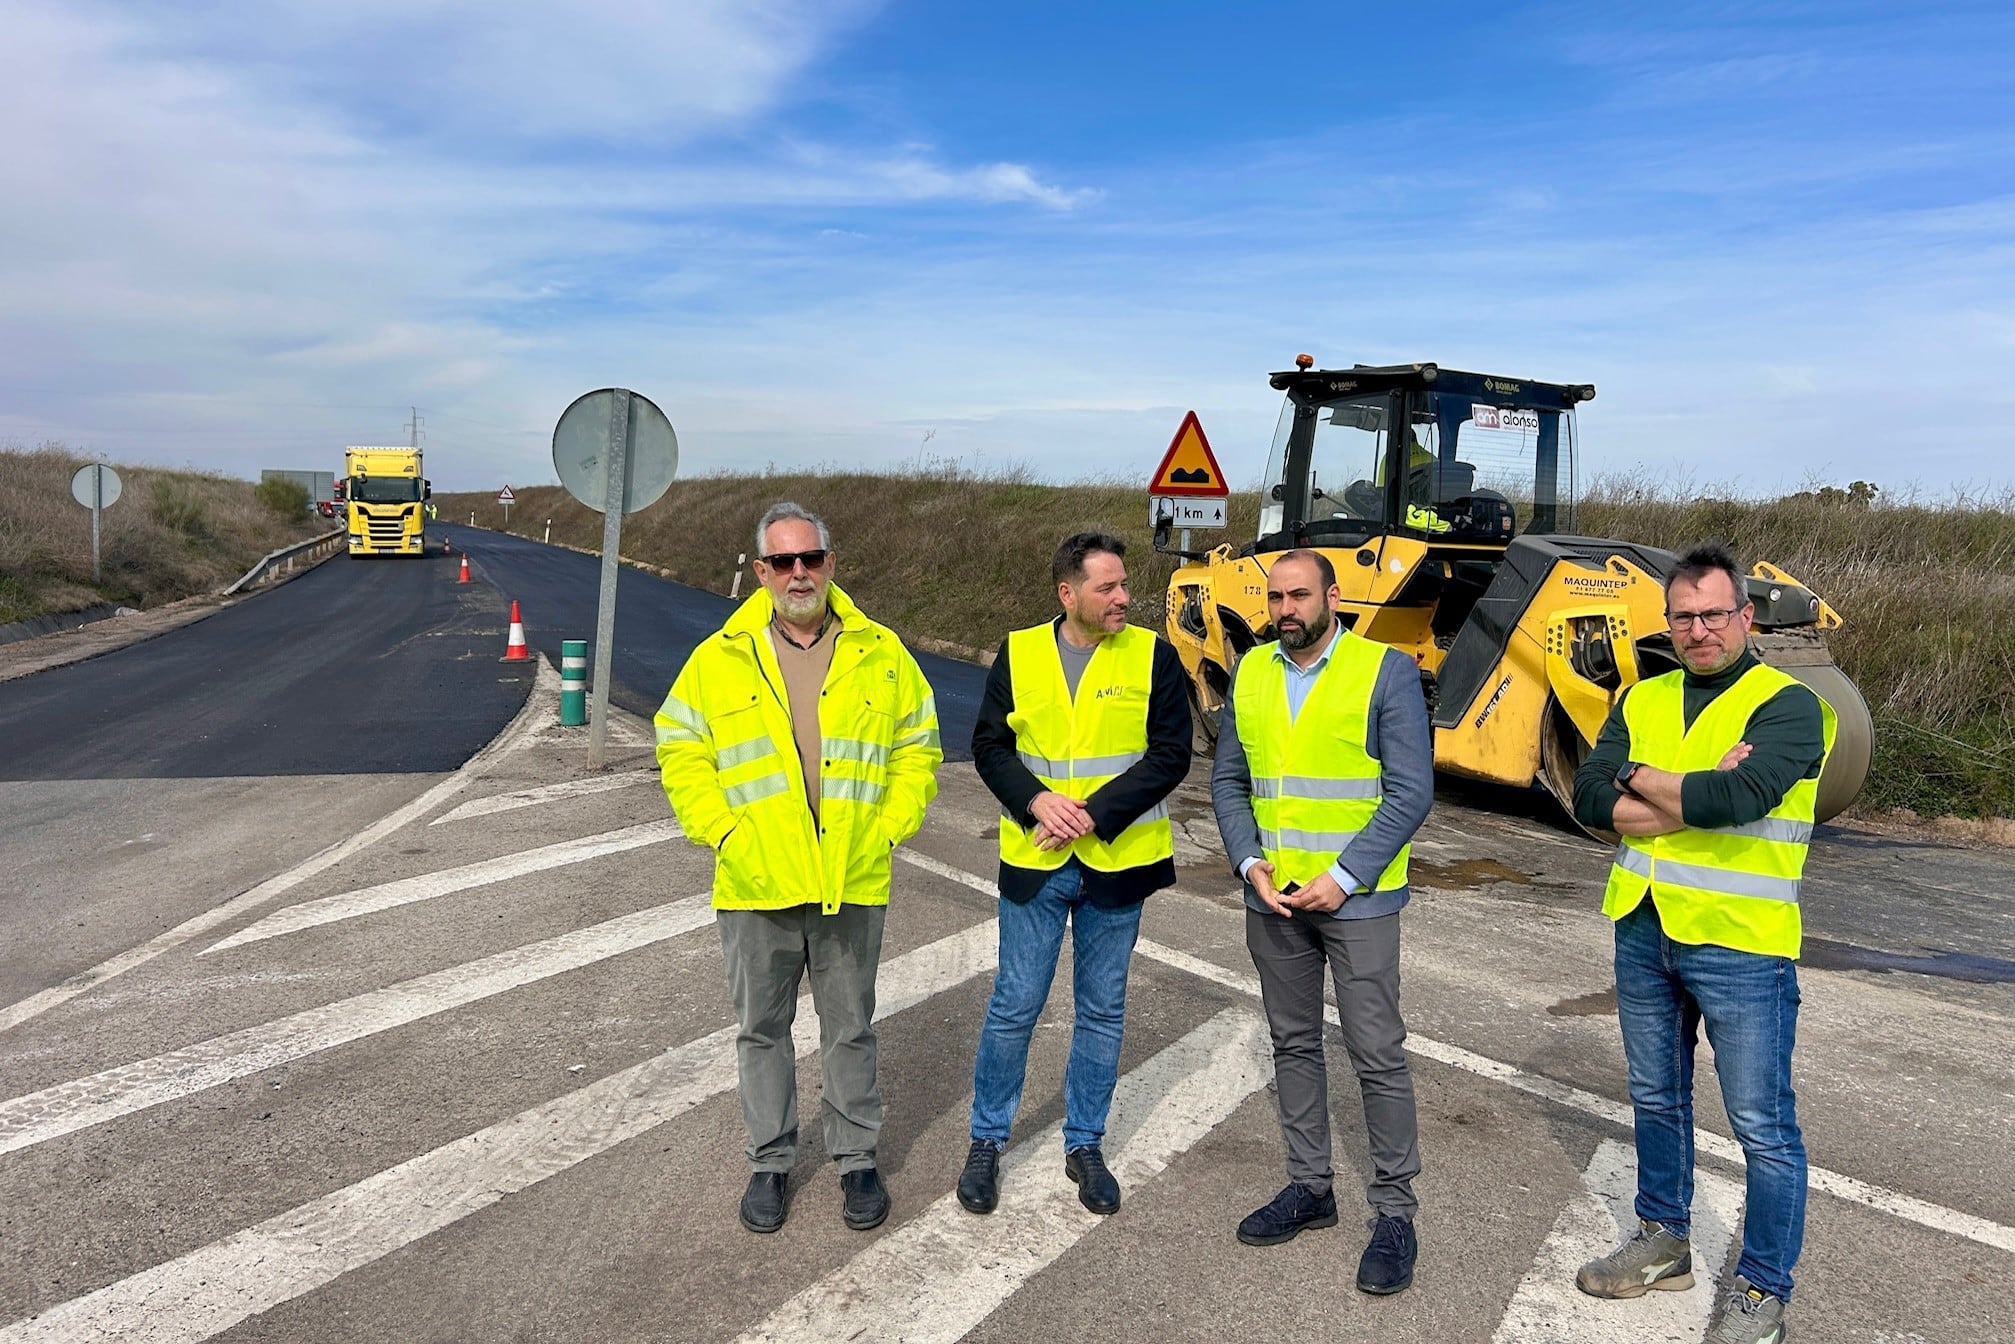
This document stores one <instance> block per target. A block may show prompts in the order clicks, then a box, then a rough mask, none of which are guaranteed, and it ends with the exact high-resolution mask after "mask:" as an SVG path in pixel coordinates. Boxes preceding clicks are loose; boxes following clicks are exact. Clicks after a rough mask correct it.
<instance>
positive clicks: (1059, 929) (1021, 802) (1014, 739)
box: [958, 532, 1190, 1214]
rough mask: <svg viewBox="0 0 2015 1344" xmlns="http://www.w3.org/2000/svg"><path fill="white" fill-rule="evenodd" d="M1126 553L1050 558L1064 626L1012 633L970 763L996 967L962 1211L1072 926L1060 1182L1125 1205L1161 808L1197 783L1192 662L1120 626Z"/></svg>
mask: <svg viewBox="0 0 2015 1344" xmlns="http://www.w3.org/2000/svg"><path fill="white" fill-rule="evenodd" d="M1125 554H1126V543H1125V542H1123V541H1121V540H1120V539H1119V538H1118V537H1114V536H1108V535H1106V534H1104V533H1100V532H1079V533H1077V534H1076V535H1074V536H1069V537H1066V538H1064V540H1063V544H1062V545H1060V546H1058V547H1057V550H1056V555H1055V556H1054V557H1053V559H1052V560H1051V563H1050V580H1051V582H1052V583H1053V584H1054V585H1055V592H1056V595H1057V601H1058V603H1059V605H1061V606H1062V608H1063V611H1062V614H1061V615H1059V616H1057V617H1056V618H1054V619H1052V620H1049V621H1046V622H1044V623H1043V624H1041V625H1036V626H1031V627H1029V628H1028V629H1026V630H1017V631H1015V632H1014V633H1013V634H1010V635H1009V636H1008V637H1007V639H1006V641H1005V642H1003V643H1002V644H1001V647H1000V652H999V653H998V654H997V655H995V658H994V663H993V667H992V669H991V670H990V671H989V672H988V674H987V684H986V693H985V698H984V699H983V701H982V702H981V704H980V712H979V720H978V722H977V724H976V725H975V726H974V728H973V766H974V768H975V769H976V770H978V772H979V776H980V779H981V780H982V781H984V782H985V784H986V786H987V788H988V789H990V790H992V791H993V795H994V797H995V798H997V799H999V800H1000V805H1001V811H1002V813H1003V815H1002V817H1001V819H1000V899H999V902H998V906H999V909H998V913H999V917H1000V960H999V963H998V968H997V970H996V971H995V973H994V988H993V997H992V999H991V1000H990V1001H989V1002H988V1004H987V1014H986V1022H985V1024H984V1025H983V1026H982V1027H981V1029H980V1044H979V1052H978V1056H977V1058H976V1059H975V1060H974V1062H973V1107H972V1128H971V1133H972V1147H971V1149H970V1150H969V1151H968V1152H967V1154H966V1164H965V1170H964V1171H963V1172H961V1173H960V1175H959V1181H958V1200H959V1203H960V1204H961V1205H963V1206H964V1207H965V1208H966V1209H967V1210H968V1211H970V1212H972V1213H991V1212H993V1210H994V1207H995V1205H996V1204H997V1203H998V1201H999V1198H1000V1155H1001V1150H1002V1149H1003V1148H1005V1147H1006V1146H1007V1141H1008V1133H1009V1130H1010V1128H1011V1127H1012V1125H1013V1123H1014V1117H1015V1112H1016V1111H1017V1110H1018V1109H1019V1108H1020V1106H1021V1097H1022V1082H1023V1079H1024V1077H1025V1075H1026V1072H1027V1068H1028V1050H1029V1038H1030V1036H1031V1035H1032V1034H1033V1032H1034V1031H1035V1024H1036V1019H1037V1018H1038V1017H1039V1016H1041V1014H1042V1010H1043V1004H1044V1003H1045V1002H1047V1001H1048V999H1049V990H1050V982H1051V981H1052V980H1053V979H1054V978H1055V976H1056V966H1057V957H1058V955H1059V954H1060V953H1061V951H1062V949H1063V935H1064V927H1065V925H1066V924H1068V925H1069V927H1070V930H1071V935H1072V941H1071V982H1072V989H1073V998H1074V1000H1075V1008H1076V1012H1075V1014H1074V1017H1073V1020H1072V1024H1071V1037H1070V1060H1069V1062H1068V1063H1067V1064H1066V1065H1065V1066H1064V1079H1063V1095H1064V1121H1063V1144H1064V1174H1065V1175H1066V1176H1067V1177H1069V1178H1070V1179H1071V1180H1072V1181H1074V1182H1076V1184H1077V1188H1078V1201H1079V1202H1080V1203H1081V1204H1083V1205H1084V1206H1085V1207H1086V1208H1087V1209H1090V1210H1091V1211H1092V1212H1093V1213H1097V1214H1109V1213H1115V1212H1117V1211H1118V1210H1119V1201H1120V1189H1119V1182H1118V1180H1117V1179H1115V1178H1114V1176H1113V1174H1112V1171H1111V1170H1110V1169H1109V1168H1108V1167H1107V1166H1106V1163H1105V1150H1104V1146H1103V1145H1104V1139H1105V1123H1106V1115H1107V1113H1108V1112H1109V1111H1110V1110H1111V1108H1112V1094H1113V1088H1114V1087H1115V1086H1116V1085H1117V1083H1118V1081H1119V1051H1120V1040H1121V1033H1122V1031H1123V1029H1124V1027H1125V1025H1126V976H1127V966H1128V964H1129V962H1130V961H1131V959H1132V957H1133V946H1134V941H1135V939H1136V938H1138V937H1139V935H1140V912H1141V903H1142V902H1143V901H1144V900H1146V899H1147V896H1148V894H1149V893H1150V892H1154V891H1158V890H1159V889H1161V888H1162V887H1169V886H1174V885H1175V833H1174V830H1173V828H1172V826H1171V824H1170V822H1169V814H1168V806H1167V803H1166V802H1165V800H1166V799H1167V797H1168V795H1169V794H1170V793H1172V792H1174V790H1175V786H1176V785H1178V784H1180V783H1182V780H1183V776H1184V775H1186V774H1188V773H1189V756H1190V747H1189V744H1190V719H1189V689H1188V682H1187V680H1186V678H1185V677H1184V675H1183V670H1182V660H1181V659H1180V658H1178V657H1177V656H1176V652H1175V650H1174V649H1173V648H1172V647H1170V646H1169V644H1168V643H1167V642H1166V641H1165V640H1163V639H1161V638H1160V637H1158V636H1157V635H1156V634H1155V633H1154V632H1153V631H1152V630H1148V629H1145V628H1143V627H1141V626H1137V625H1128V624H1127V623H1126V617H1127V607H1128V593H1127V586H1126V562H1125V560H1124V559H1123V558H1122V557H1124V556H1125Z"/></svg>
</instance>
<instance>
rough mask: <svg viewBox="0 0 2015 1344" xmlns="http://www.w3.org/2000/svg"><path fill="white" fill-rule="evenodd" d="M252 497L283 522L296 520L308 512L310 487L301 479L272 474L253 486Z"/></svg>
mask: <svg viewBox="0 0 2015 1344" xmlns="http://www.w3.org/2000/svg"><path fill="white" fill-rule="evenodd" d="M252 497H253V498H254V499H256V500H258V501H259V502H260V503H261V504H263V505H265V506H266V507H267V508H269V509H271V510H272V511H273V516H274V517H275V518H278V519H280V520H281V521H282V522H289V523H291V522H295V521H298V520H299V519H301V518H303V517H305V516H306V515H307V512H308V505H309V499H308V487H307V486H305V485H302V484H301V483H300V482H299V481H290V480H286V479H285V478H283V477H279V476H272V477H268V478H267V479H265V480H263V481H261V482H259V483H258V484H257V485H255V486H253V487H252Z"/></svg>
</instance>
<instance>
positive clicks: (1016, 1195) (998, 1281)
mask: <svg viewBox="0 0 2015 1344" xmlns="http://www.w3.org/2000/svg"><path fill="white" fill-rule="evenodd" d="M1270 1059H1271V1047H1270V1045H1269V1044H1268V1040H1267V1034H1266V1025H1265V1023H1263V1022H1262V1021H1260V1019H1259V1017H1258V1015H1257V1014H1255V1013H1253V1012H1252V1011H1251V1010H1249V1009H1244V1008H1230V1009H1226V1010H1225V1011H1224V1012H1221V1013H1219V1014H1218V1015H1217V1016H1216V1017H1213V1018H1211V1019H1210V1020H1209V1021H1208V1022H1205V1023H1204V1024H1203V1025H1202V1026H1200V1027H1198V1028H1197V1029H1196V1030H1194V1031H1192V1032H1190V1033H1189V1035H1187V1036H1185V1037H1183V1038H1182V1039H1181V1040H1179V1041H1177V1042H1176V1043H1175V1044H1173V1045H1171V1046H1169V1047H1168V1048H1167V1049H1165V1050H1162V1051H1161V1052H1160V1053H1159V1054H1157V1055H1155V1056H1154V1057H1153V1058H1152V1059H1149V1060H1148V1061H1147V1062H1146V1063H1144V1064H1142V1065H1141V1066H1140V1067H1139V1068H1137V1069H1135V1070H1134V1071H1133V1072H1131V1073H1129V1074H1128V1075H1127V1076H1126V1077H1124V1078H1122V1079H1121V1080H1120V1083H1119V1086H1118V1088H1117V1089H1116V1090H1115V1091H1114V1094H1113V1124H1112V1128H1111V1129H1110V1130H1109V1131H1108V1133H1107V1136H1106V1151H1107V1153H1108V1154H1109V1155H1110V1158H1111V1162H1112V1170H1113V1175H1114V1176H1116V1177H1118V1178H1119V1182H1120V1187H1121V1189H1122V1191H1127V1190H1132V1189H1134V1188H1136V1187H1138V1186H1139V1185H1141V1184H1143V1183H1144V1182H1146V1181H1148V1180H1151V1179H1152V1178H1153V1177H1155V1176H1157V1175H1159V1174H1160V1173H1161V1172H1162V1170H1163V1169H1165V1168H1166V1167H1167V1166H1168V1164H1169V1163H1170V1162H1172V1161H1174V1160H1175V1159H1176V1158H1177V1157H1180V1156H1181V1155H1182V1154H1183V1153H1185V1152H1187V1151H1188V1150H1189V1149H1190V1148H1191V1147H1192V1146H1193V1145H1194V1144H1195V1143H1196V1142H1197V1140H1199V1139H1201V1138H1202V1137H1203V1136H1204V1135H1206V1134H1208V1133H1209V1132H1210V1131H1211V1130H1212V1129H1213V1128H1215V1127H1216V1126H1217V1125H1219V1124H1220V1123H1222V1122H1223V1121H1224V1120H1225V1119H1226V1118H1228V1117H1229V1116H1230V1115H1231V1113H1232V1112H1233V1111H1235V1110H1237V1109H1238V1108H1239V1106H1240V1105H1241V1104H1243V1103H1244V1101H1245V1099H1246V1098H1247V1097H1249V1096H1251V1095H1252V1094H1253V1093H1254V1092H1256V1091H1258V1090H1259V1089H1260V1088H1261V1087H1263V1086H1264V1085H1265V1083H1266V1080H1267V1078H1268V1076H1269V1075H1270V1073H1271V1063H1270ZM1129 1130H1130V1131H1131V1132H1128V1131H1129ZM1062 1137H1063V1125H1062V1123H1061V1122H1059V1123H1057V1124H1053V1125H1051V1126H1050V1127H1049V1128H1048V1129H1046V1130H1044V1131H1043V1132H1042V1133H1041V1134H1039V1135H1037V1136H1035V1137H1034V1138H1032V1139H1029V1140H1026V1141H1024V1142H1022V1143H1020V1144H1018V1145H1016V1146H1015V1147H1013V1148H1011V1149H1009V1150H1008V1152H1007V1153H1006V1154H1005V1155H1004V1157H1003V1158H1002V1161H1001V1199H1000V1205H999V1207H998V1208H996V1209H995V1210H994V1212H993V1213H992V1214H990V1215H988V1216H986V1217H984V1218H981V1217H975V1216H974V1215H972V1214H970V1213H967V1212H966V1211H965V1210H964V1209H962V1208H960V1207H959V1204H958V1200H957V1197H956V1196H955V1195H952V1194H946V1195H944V1196H942V1197H941V1198H939V1199H938V1200H937V1201H935V1202H934V1203H933V1204H932V1205H931V1206H930V1208H929V1209H927V1210H925V1211H924V1212H923V1213H922V1214H920V1215H919V1216H917V1217H915V1218H913V1219H911V1220H910V1221H909V1222H907V1223H905V1224H903V1225H902V1226H901V1227H900V1228H898V1229H896V1230H895V1231H893V1232H890V1233H888V1234H887V1235H885V1236H883V1237H881V1238H880V1239H879V1240H877V1241H875V1242H874V1243H873V1244H872V1245H870V1246H869V1247H868V1248H867V1249H866V1250H864V1251H862V1252H861V1253H860V1254H859V1255H856V1256H855V1257H854V1258H853V1259H852V1260H851V1261H849V1262H848V1263H847V1264H846V1265H844V1266H842V1267H841V1268H839V1269H837V1270H835V1271H833V1272H832V1273H831V1274H828V1275H827V1276H826V1277H825V1278H823V1279H821V1280H820V1281H819V1282H817V1283H815V1284H813V1285H811V1287H809V1288H807V1289H805V1290H804V1291H803V1292H801V1293H799V1294H797V1296H795V1297H793V1298H791V1299H790V1300H789V1301H787V1302H785V1303H784V1304H783V1305H782V1306H780V1307H778V1308H777V1310H776V1311H775V1312H773V1313H772V1314H771V1315H770V1316H769V1318H768V1319H766V1320H765V1321H763V1322H762V1324H760V1325H758V1326H756V1327H755V1328H754V1329H752V1330H750V1331H749V1332H748V1333H747V1334H745V1335H743V1336H742V1337H741V1339H742V1341H743V1344H755V1342H756V1341H764V1342H765V1344H785V1342H796V1341H803V1342H804V1344H823V1342H824V1341H828V1340H844V1339H855V1338H860V1339H868V1338H873V1339H884V1340H898V1339H899V1340H902V1341H903V1344H926V1342H928V1341H951V1340H956V1339H960V1338H962V1337H963V1336H964V1335H965V1334H966V1333H967V1332H968V1331H969V1330H971V1329H972V1328H973V1327H974V1326H976V1325H978V1324H979V1323H980V1322H981V1321H983V1320H985V1319H986V1318H987V1316H988V1315H990V1314H991V1313H992V1312H993V1311H994V1310H995V1309H996V1308H998V1307H999V1306H1000V1304H1001V1303H1003V1302H1005V1301H1006V1300H1007V1299H1008V1298H1009V1297H1010V1296H1012V1295H1013V1294H1014V1293H1015V1292H1016V1291H1017V1290H1019V1289H1020V1288H1021V1286H1022V1285H1023V1284H1024V1283H1026V1282H1027V1281H1028V1280H1029V1278H1031V1277H1032V1276H1033V1275H1035V1274H1036V1273H1037V1272H1038V1271H1040V1270H1041V1269H1043V1267H1044V1266H1046V1265H1049V1264H1050V1263H1052V1262H1053V1261H1055V1260H1056V1258H1057V1257H1058V1256H1060V1255H1062V1254H1063V1253H1064V1252H1065V1251H1068V1250H1069V1249H1070V1248H1071V1247H1072V1246H1074V1245H1076V1244H1077V1242H1078V1241H1079V1240H1080V1239H1081V1238H1082V1237H1084V1236H1085V1234H1086V1233H1088V1232H1090V1231H1091V1230H1092V1229H1094V1228H1096V1227H1098V1226H1099V1225H1100V1224H1101V1223H1103V1222H1105V1221H1106V1220H1105V1219H1103V1218H1101V1217H1099V1216H1098V1215H1096V1214H1094V1213H1091V1212H1088V1211H1087V1210H1086V1209H1085V1208H1084V1207H1083V1206H1082V1205H1080V1204H1079V1203H1078V1200H1077V1194H1076V1191H1075V1188H1074V1187H1073V1186H1072V1185H1070V1184H1069V1182H1067V1181H1066V1180H1065V1179H1064V1177H1063V1175H1062V1168H1063V1163H1062ZM1116 1216H1117V1217H1125V1213H1124V1212H1123V1211H1122V1212H1121V1213H1120V1214H1118V1215H1116Z"/></svg>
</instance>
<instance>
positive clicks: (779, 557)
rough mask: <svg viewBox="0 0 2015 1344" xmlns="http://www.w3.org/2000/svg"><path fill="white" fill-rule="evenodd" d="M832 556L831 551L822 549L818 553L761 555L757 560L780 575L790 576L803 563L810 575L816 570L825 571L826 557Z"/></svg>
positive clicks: (789, 552)
mask: <svg viewBox="0 0 2015 1344" xmlns="http://www.w3.org/2000/svg"><path fill="white" fill-rule="evenodd" d="M831 554H832V552H831V551H829V550H826V549H825V548H824V547H820V548H819V549H818V550H816V551H779V552H777V553H776V554H775V555H759V556H757V557H756V559H758V560H760V561H762V562H763V563H764V564H766V565H768V566H769V567H770V568H771V569H774V570H775V571H776V572H777V573H779V574H788V573H790V572H791V571H792V570H794V569H796V568H797V566H798V565H799V564H801V563H802V564H803V565H804V567H805V570H806V572H808V573H809V572H810V571H812V570H814V569H823V568H824V567H825V563H826V557H827V556H829V555H831Z"/></svg>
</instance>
